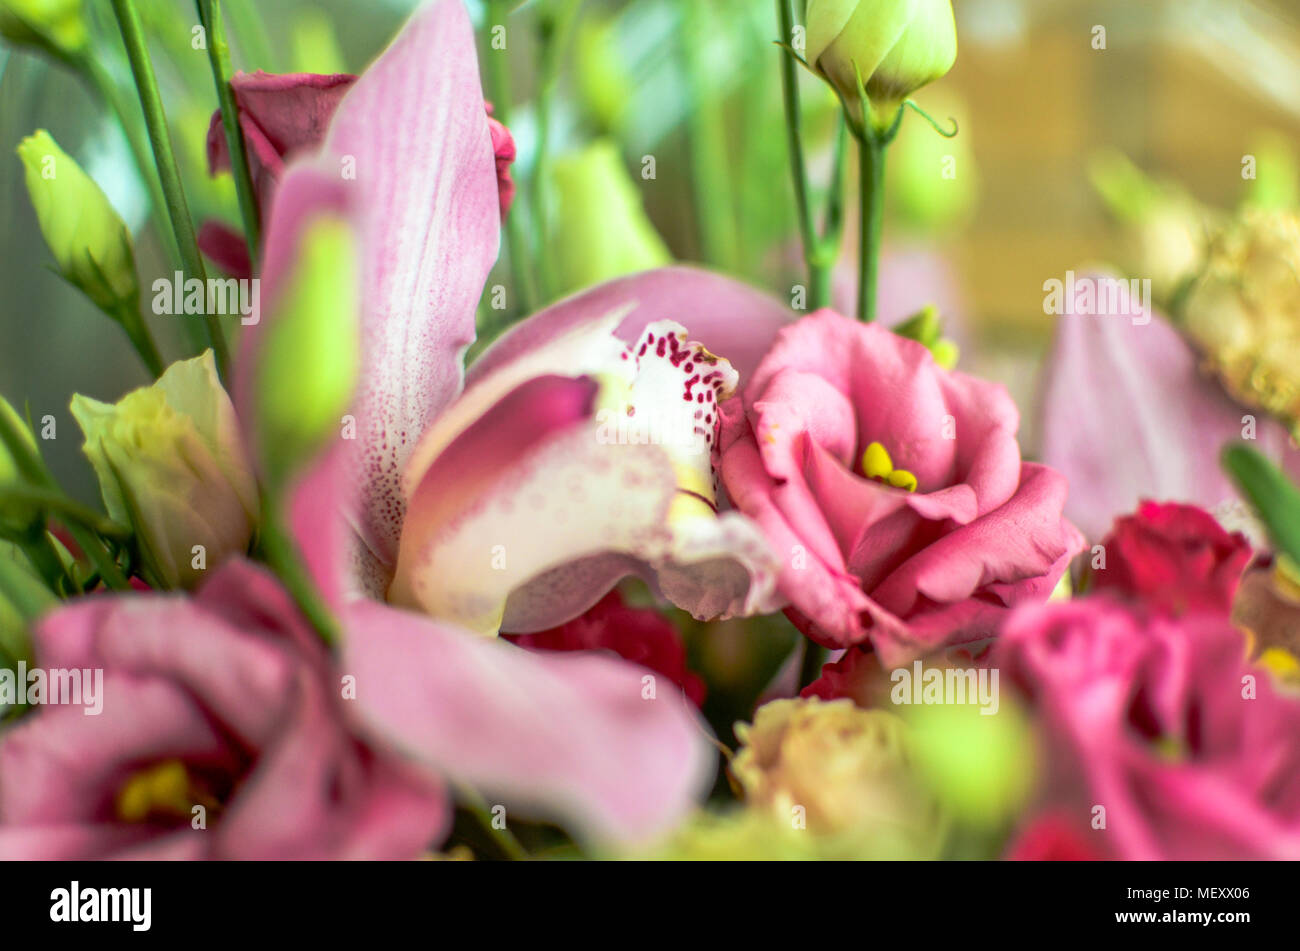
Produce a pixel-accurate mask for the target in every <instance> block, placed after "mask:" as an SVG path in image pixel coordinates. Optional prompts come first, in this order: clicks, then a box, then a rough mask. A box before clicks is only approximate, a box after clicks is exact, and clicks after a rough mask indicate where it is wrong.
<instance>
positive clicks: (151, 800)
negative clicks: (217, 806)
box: [117, 759, 193, 822]
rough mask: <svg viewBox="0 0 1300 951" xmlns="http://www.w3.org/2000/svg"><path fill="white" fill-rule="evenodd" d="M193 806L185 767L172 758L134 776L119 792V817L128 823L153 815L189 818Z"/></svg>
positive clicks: (141, 820) (188, 777)
mask: <svg viewBox="0 0 1300 951" xmlns="http://www.w3.org/2000/svg"><path fill="white" fill-rule="evenodd" d="M192 805H193V796H192V795H191V790H190V776H189V773H188V772H187V771H186V769H185V764H184V763H182V762H181V761H180V760H176V759H171V760H165V761H164V762H161V763H158V764H157V765H156V766H150V767H147V768H145V769H142V770H140V771H139V772H137V773H134V774H132V775H131V777H130V778H129V779H127V781H126V782H125V783H123V784H122V788H121V789H120V790H118V793H117V815H118V817H119V818H120V819H122V820H123V821H125V822H144V821H145V820H146V819H148V818H150V817H151V816H157V815H170V816H188V815H189V814H190V809H191V808H192Z"/></svg>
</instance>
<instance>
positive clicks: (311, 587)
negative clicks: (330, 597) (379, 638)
mask: <svg viewBox="0 0 1300 951" xmlns="http://www.w3.org/2000/svg"><path fill="white" fill-rule="evenodd" d="M270 495H271V493H265V494H264V497H263V501H262V520H261V526H262V527H261V536H260V546H261V549H262V556H263V558H265V560H266V563H267V564H268V565H270V566H271V568H272V570H273V571H275V574H276V577H278V578H279V579H280V582H281V584H283V585H284V587H285V590H286V591H288V592H289V594H290V596H291V597H292V598H293V600H294V602H295V603H296V604H297V605H298V609H299V610H301V611H302V613H303V616H304V617H306V618H307V621H308V623H310V624H311V626H312V627H313V628H315V630H316V633H317V634H319V635H320V638H321V640H322V641H324V642H325V644H326V645H328V646H330V647H334V646H336V645H337V644H338V643H339V626H338V621H336V620H335V618H334V615H333V614H332V613H331V612H330V610H329V608H328V607H327V606H326V605H325V601H324V599H323V598H322V597H321V594H320V591H319V590H318V589H317V587H316V584H315V582H314V581H312V579H311V576H310V575H309V574H308V572H307V569H306V567H304V565H303V563H302V559H301V558H300V557H299V555H298V552H297V550H296V549H295V547H294V543H293V541H292V540H291V539H290V537H289V534H288V532H287V531H286V530H285V528H284V521H283V516H282V510H281V509H280V507H279V506H277V505H276V504H275V503H274V502H272V501H270V499H269V496H270Z"/></svg>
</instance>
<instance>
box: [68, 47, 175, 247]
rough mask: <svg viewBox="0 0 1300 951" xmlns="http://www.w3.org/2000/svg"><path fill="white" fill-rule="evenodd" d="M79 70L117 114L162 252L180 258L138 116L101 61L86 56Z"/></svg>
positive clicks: (164, 200)
mask: <svg viewBox="0 0 1300 951" xmlns="http://www.w3.org/2000/svg"><path fill="white" fill-rule="evenodd" d="M79 65H80V69H81V71H82V74H83V75H84V76H85V77H86V80H87V81H88V82H89V83H90V85H91V87H92V88H93V89H94V91H95V93H96V94H97V95H98V96H99V98H100V99H102V100H103V102H104V105H106V106H108V107H109V108H110V109H111V110H113V113H114V114H115V115H116V116H117V120H118V122H119V123H120V124H121V126H122V132H123V134H124V135H125V136H126V141H127V144H128V145H129V146H130V148H131V157H132V159H133V160H134V162H135V167H136V171H138V172H139V173H140V178H141V179H142V180H143V181H144V184H145V187H146V188H147V189H148V190H149V201H150V204H151V205H152V206H153V209H152V211H153V223H154V227H155V230H156V231H157V233H158V238H159V240H160V241H161V242H162V246H163V251H164V253H166V255H167V258H168V260H169V261H172V262H179V261H180V259H181V258H180V249H179V248H178V247H177V246H176V235H175V234H173V233H172V230H171V227H170V223H169V222H167V221H166V215H167V199H166V198H164V197H163V190H162V182H161V181H159V179H158V169H157V166H155V165H154V161H153V155H152V153H151V151H150V149H149V143H148V139H147V137H146V135H145V133H144V129H143V128H142V127H141V124H140V117H139V115H138V114H137V113H135V112H134V111H133V110H132V109H131V108H130V104H129V100H127V99H126V98H125V97H124V96H123V95H122V91H121V89H119V88H118V85H117V83H116V82H115V81H114V80H113V77H112V76H110V75H109V73H108V70H106V69H105V68H104V64H103V63H102V62H101V61H100V60H99V59H98V58H96V57H94V56H89V55H87V56H85V57H83V58H82V60H81V61H80V64H79Z"/></svg>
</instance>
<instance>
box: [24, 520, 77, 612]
mask: <svg viewBox="0 0 1300 951" xmlns="http://www.w3.org/2000/svg"><path fill="white" fill-rule="evenodd" d="M21 547H22V549H23V553H24V554H26V555H27V558H28V560H29V561H30V562H31V563H32V567H33V568H35V569H36V571H37V573H38V574H39V575H40V576H41V578H42V580H44V582H45V584H46V586H47V587H48V588H49V589H50V590H51V591H52V592H54V594H56V595H58V596H60V597H62V596H63V595H65V594H67V591H68V589H67V586H66V582H67V581H69V580H70V579H69V578H68V575H67V573H66V572H65V571H64V570H63V560H62V559H61V558H59V551H58V549H57V548H55V547H54V542H53V541H52V540H51V539H50V535H49V533H48V532H47V531H46V530H45V524H44V520H43V519H42V521H41V522H40V523H39V524H38V525H36V526H35V527H34V529H33V531H32V532H30V533H29V534H28V537H26V538H24V539H23V540H22V542H21Z"/></svg>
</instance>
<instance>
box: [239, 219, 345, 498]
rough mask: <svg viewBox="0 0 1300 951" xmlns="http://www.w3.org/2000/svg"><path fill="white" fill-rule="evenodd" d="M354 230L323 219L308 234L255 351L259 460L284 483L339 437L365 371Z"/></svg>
mask: <svg viewBox="0 0 1300 951" xmlns="http://www.w3.org/2000/svg"><path fill="white" fill-rule="evenodd" d="M355 262H356V252H355V244H354V241H353V237H352V232H351V231H350V230H349V228H348V226H347V224H346V223H344V222H343V221H341V220H339V219H334V218H322V219H320V220H317V221H314V222H312V223H311V224H310V225H308V226H307V228H306V229H305V230H304V232H303V235H302V239H301V242H300V244H299V249H298V260H297V262H296V266H295V270H294V272H293V274H292V276H291V277H290V278H289V284H288V286H287V287H286V288H285V290H284V291H283V292H282V293H280V294H279V295H278V299H277V300H275V301H274V302H273V303H272V305H271V306H272V313H271V315H270V316H269V317H268V319H267V325H266V328H265V330H264V331H263V334H264V336H263V338H262V341H261V345H260V349H259V351H258V353H257V358H256V360H257V364H256V365H257V370H256V379H257V394H258V396H257V408H256V414H257V417H256V420H255V424H256V428H257V442H258V458H259V459H260V460H261V461H262V463H263V464H264V465H265V466H266V471H267V474H268V477H269V479H270V480H271V482H272V483H273V484H274V483H281V482H283V480H284V479H286V478H287V477H288V476H289V475H290V474H291V473H292V472H293V471H294V470H295V469H297V468H298V467H299V466H301V465H302V464H303V463H304V462H305V461H307V460H309V459H311V458H312V457H314V456H315V455H316V454H317V453H318V452H319V450H320V449H321V447H322V446H323V445H324V443H325V442H326V441H327V440H328V439H330V438H331V437H337V436H338V434H339V432H340V423H341V420H342V418H343V415H344V414H345V413H346V412H347V411H348V406H349V405H350V403H351V402H352V393H353V390H354V389H355V388H356V382H357V373H358V371H359V362H358V361H359V357H358V351H359V345H358V340H357V336H358V332H359V331H358V319H357V308H358V301H359V296H358V283H357V280H358V278H357V270H356V263H355Z"/></svg>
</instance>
